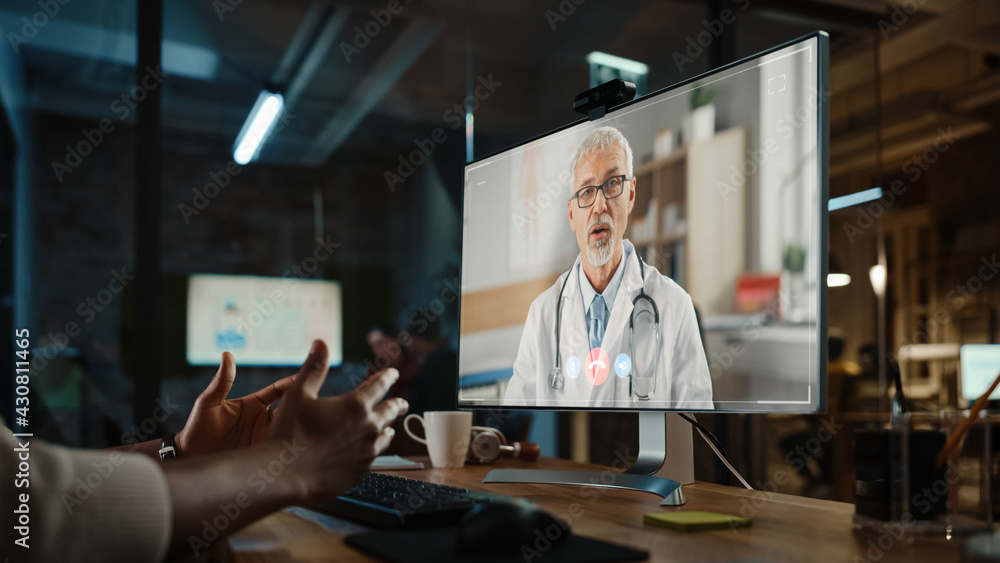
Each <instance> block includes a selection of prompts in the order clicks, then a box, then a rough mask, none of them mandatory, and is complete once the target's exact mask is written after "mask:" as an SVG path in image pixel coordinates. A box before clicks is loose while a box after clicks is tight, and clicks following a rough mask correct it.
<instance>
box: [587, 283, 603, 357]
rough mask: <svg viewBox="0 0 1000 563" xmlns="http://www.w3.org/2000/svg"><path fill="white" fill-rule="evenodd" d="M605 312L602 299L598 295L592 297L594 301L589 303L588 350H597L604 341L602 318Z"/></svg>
mask: <svg viewBox="0 0 1000 563" xmlns="http://www.w3.org/2000/svg"><path fill="white" fill-rule="evenodd" d="M606 314H607V313H606V310H605V307H604V297H601V296H600V295H598V296H596V297H594V300H593V301H592V302H591V303H590V313H589V314H588V316H589V317H590V349H591V350H593V349H594V348H599V347H600V346H601V342H602V341H603V340H604V316H605V315H606Z"/></svg>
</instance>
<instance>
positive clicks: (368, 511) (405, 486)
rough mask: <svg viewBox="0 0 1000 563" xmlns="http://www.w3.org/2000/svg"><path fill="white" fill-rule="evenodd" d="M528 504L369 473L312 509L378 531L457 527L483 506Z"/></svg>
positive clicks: (456, 488)
mask: <svg viewBox="0 0 1000 563" xmlns="http://www.w3.org/2000/svg"><path fill="white" fill-rule="evenodd" d="M494 501H504V502H527V501H524V500H521V499H516V498H514V497H508V496H505V495H498V494H494V493H487V492H484V491H474V490H471V489H462V488H459V487H449V486H447V485H440V484H438V483H428V482H426V481H417V480H415V479H406V478H403V477H396V476H393V475H383V474H381V473H369V474H368V475H366V476H365V478H364V479H363V480H362V481H361V483H359V484H358V485H357V486H355V487H354V488H352V489H350V490H349V491H347V492H345V493H344V494H342V495H340V496H338V497H336V498H333V499H328V500H323V501H319V502H316V503H313V504H312V505H311V506H313V507H314V508H318V509H319V510H322V511H324V512H329V513H330V514H333V515H334V516H339V517H342V518H346V519H348V520H352V521H355V522H358V523H361V524H366V525H368V526H372V527H375V528H383V529H395V528H433V527H444V526H454V525H455V524H457V523H458V521H459V520H460V519H461V518H462V516H463V515H464V514H465V513H466V512H467V511H468V510H469V509H470V508H472V506H473V505H475V504H477V503H480V502H494Z"/></svg>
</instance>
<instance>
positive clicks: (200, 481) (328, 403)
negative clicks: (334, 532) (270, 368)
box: [163, 341, 407, 556]
mask: <svg viewBox="0 0 1000 563" xmlns="http://www.w3.org/2000/svg"><path fill="white" fill-rule="evenodd" d="M327 367H328V352H327V348H326V345H325V344H324V343H323V342H322V341H316V342H314V343H313V347H312V350H311V351H310V354H309V357H308V359H307V360H306V362H305V364H304V365H303V366H302V370H301V371H300V372H299V374H298V375H297V376H296V378H295V381H294V382H293V383H292V384H291V386H290V387H289V388H288V390H287V391H285V396H284V399H283V403H282V405H281V406H280V407H279V408H277V409H275V414H274V417H273V421H272V423H271V425H270V429H269V433H268V438H267V440H266V441H264V442H262V443H260V444H257V445H254V446H252V447H249V448H244V449H240V450H236V451H233V452H228V453H225V454H216V455H208V456H202V457H198V458H194V459H179V460H176V461H173V462H168V463H164V464H163V469H164V473H165V475H166V479H167V484H168V488H169V490H170V497H171V504H172V507H173V518H172V520H173V532H172V534H171V544H170V554H171V556H178V555H182V554H185V553H191V552H194V553H198V552H200V550H201V549H202V548H204V547H207V546H208V545H209V544H210V543H211V542H212V540H214V539H215V538H216V537H220V536H223V535H226V534H229V533H232V532H233V531H235V530H237V529H239V528H242V527H243V526H245V525H247V524H249V523H250V522H252V521H254V520H256V519H258V518H260V517H262V516H264V515H266V514H269V513H271V512H273V511H275V510H278V509H280V508H282V507H284V506H288V505H290V504H296V503H303V502H306V501H308V500H310V499H314V498H318V497H322V496H326V495H332V494H337V493H341V492H343V491H345V490H347V489H348V488H350V487H351V486H353V485H354V484H355V483H357V482H358V481H359V480H360V479H361V478H362V477H363V476H364V474H365V473H366V472H367V471H368V468H369V466H370V465H371V462H372V461H373V460H374V459H375V457H376V456H377V455H378V454H379V453H380V452H382V451H383V450H385V448H386V447H387V446H388V445H389V442H390V441H391V440H392V437H393V433H394V431H393V429H392V427H391V426H390V424H391V423H392V422H393V420H395V419H396V417H397V416H399V415H400V414H402V413H404V412H406V409H407V404H406V401H404V400H403V399H398V398H397V399H389V400H386V401H382V402H379V400H380V399H381V398H382V397H383V396H384V395H385V393H386V392H387V391H388V390H389V387H390V386H391V385H392V384H393V383H395V382H396V380H397V379H398V378H399V373H398V372H397V371H396V370H395V369H389V370H386V371H383V372H381V373H380V374H377V375H376V376H375V377H373V378H371V379H369V380H368V381H365V382H364V383H362V384H361V385H360V386H359V387H358V388H357V389H355V390H354V391H352V392H350V393H347V394H345V395H341V396H338V397H328V398H318V397H317V393H318V392H319V389H320V386H321V385H322V384H323V380H324V379H325V378H326V373H327Z"/></svg>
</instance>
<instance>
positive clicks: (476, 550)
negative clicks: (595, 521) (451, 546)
mask: <svg viewBox="0 0 1000 563" xmlns="http://www.w3.org/2000/svg"><path fill="white" fill-rule="evenodd" d="M569 535H570V530H569V524H567V523H566V522H564V521H563V520H561V519H560V518H557V517H556V516H554V515H552V514H549V513H548V512H545V511H544V510H542V509H540V508H538V507H537V506H535V505H533V504H530V503H517V502H484V503H480V504H477V505H476V506H474V507H472V508H471V509H469V511H468V512H467V513H466V514H465V516H463V517H462V520H461V521H460V522H459V524H458V533H457V537H456V541H457V547H458V551H459V552H460V553H465V554H468V555H479V554H482V555H486V554H499V553H518V552H520V551H521V548H522V547H527V548H529V549H532V550H535V551H540V552H544V551H547V550H548V549H549V548H550V547H551V546H553V545H558V544H560V543H562V542H564V541H566V538H567V537H569Z"/></svg>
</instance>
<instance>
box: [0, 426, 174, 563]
mask: <svg viewBox="0 0 1000 563" xmlns="http://www.w3.org/2000/svg"><path fill="white" fill-rule="evenodd" d="M25 495H27V497H25ZM23 500H27V502H23ZM0 510H2V511H3V513H2V515H0V522H2V528H3V531H0V541H2V544H0V545H2V547H0V559H2V558H4V557H9V558H10V561H12V562H13V561H59V562H60V563H70V562H77V561H159V560H161V559H163V558H164V556H165V555H166V553H167V548H168V546H169V542H170V533H171V523H170V522H171V504H170V494H169V490H168V489H167V481H166V477H165V476H164V474H163V470H162V469H161V468H160V467H159V465H158V464H157V463H156V462H155V461H154V460H152V459H150V458H148V457H146V456H144V455H140V454H133V453H121V452H118V451H84V450H71V449H68V448H63V447H59V446H53V445H50V444H45V443H43V442H41V441H39V440H36V439H33V438H15V437H14V435H13V433H12V432H11V431H10V429H8V428H7V427H6V426H4V425H3V421H2V420H0ZM22 523H24V524H25V526H24V527H21V526H22ZM22 532H26V535H25V534H22Z"/></svg>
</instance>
